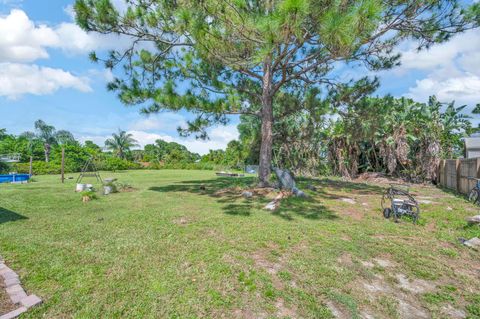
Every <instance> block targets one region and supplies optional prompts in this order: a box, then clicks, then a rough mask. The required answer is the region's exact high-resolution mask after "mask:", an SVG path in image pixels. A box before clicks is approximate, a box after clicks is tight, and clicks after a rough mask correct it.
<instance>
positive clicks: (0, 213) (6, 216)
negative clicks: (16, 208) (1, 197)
mask: <svg viewBox="0 0 480 319" xmlns="http://www.w3.org/2000/svg"><path fill="white" fill-rule="evenodd" d="M21 219H28V218H27V217H25V216H23V215H20V214H17V213H15V212H13V211H11V210H8V209H6V208H3V207H0V224H3V223H7V222H14V221H16V220H21Z"/></svg>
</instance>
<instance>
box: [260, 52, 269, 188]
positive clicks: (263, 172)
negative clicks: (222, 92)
mask: <svg viewBox="0 0 480 319" xmlns="http://www.w3.org/2000/svg"><path fill="white" fill-rule="evenodd" d="M262 89H263V93H262V113H261V117H262V131H261V134H262V143H261V146H260V160H259V169H258V178H259V185H258V186H259V187H268V186H269V185H270V183H269V178H270V173H271V168H270V166H271V163H272V144H273V97H272V70H271V65H270V61H267V62H266V63H265V65H264V76H263V87H262Z"/></svg>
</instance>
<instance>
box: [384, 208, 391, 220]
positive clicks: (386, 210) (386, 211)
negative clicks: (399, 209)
mask: <svg viewBox="0 0 480 319" xmlns="http://www.w3.org/2000/svg"><path fill="white" fill-rule="evenodd" d="M391 216H392V209H391V208H388V207H387V208H384V209H383V217H385V218H386V219H389V218H390V217H391Z"/></svg>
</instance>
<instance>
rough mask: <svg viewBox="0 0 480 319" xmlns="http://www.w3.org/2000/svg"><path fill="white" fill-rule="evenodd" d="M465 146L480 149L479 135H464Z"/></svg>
mask: <svg viewBox="0 0 480 319" xmlns="http://www.w3.org/2000/svg"><path fill="white" fill-rule="evenodd" d="M465 148H466V149H467V150H469V149H480V137H466V138H465Z"/></svg>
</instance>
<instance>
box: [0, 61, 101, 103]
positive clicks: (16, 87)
mask: <svg viewBox="0 0 480 319" xmlns="http://www.w3.org/2000/svg"><path fill="white" fill-rule="evenodd" d="M0 83H2V84H1V85H0V96H6V97H8V98H10V99H16V98H18V97H20V96H22V95H23V94H34V95H44V94H51V93H54V92H55V91H57V90H58V89H60V88H72V89H76V90H79V91H81V92H90V91H92V89H91V87H90V85H89V84H88V79H86V78H81V77H76V76H74V75H73V74H71V73H70V72H67V71H64V70H61V69H53V68H48V67H40V66H38V65H27V64H18V63H0Z"/></svg>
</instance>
